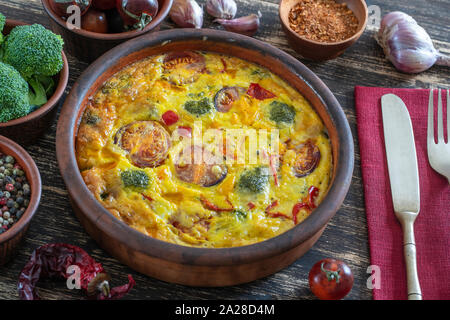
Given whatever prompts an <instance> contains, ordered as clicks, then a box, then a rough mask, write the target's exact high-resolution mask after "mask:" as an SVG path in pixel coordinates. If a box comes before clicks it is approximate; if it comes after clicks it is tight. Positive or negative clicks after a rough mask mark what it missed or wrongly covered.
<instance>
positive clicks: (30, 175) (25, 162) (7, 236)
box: [0, 136, 41, 266]
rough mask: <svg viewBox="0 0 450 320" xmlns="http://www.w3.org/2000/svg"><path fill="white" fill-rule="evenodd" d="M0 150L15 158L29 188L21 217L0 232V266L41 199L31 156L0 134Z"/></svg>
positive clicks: (38, 180)
mask: <svg viewBox="0 0 450 320" xmlns="http://www.w3.org/2000/svg"><path fill="white" fill-rule="evenodd" d="M0 152H1V153H3V154H6V155H10V156H12V157H14V159H16V161H17V162H18V163H19V164H20V166H21V167H22V168H23V170H24V171H25V175H26V177H27V180H28V184H29V185H30V189H31V197H30V203H29V205H28V207H27V209H26V210H25V212H24V213H23V215H22V217H21V218H20V219H19V220H18V221H17V222H16V223H15V224H13V226H12V227H11V228H10V229H8V230H7V231H5V232H3V233H2V234H0V266H1V265H4V264H5V263H7V262H8V261H9V260H10V259H11V258H12V256H13V255H14V253H15V252H16V250H17V247H18V246H19V244H20V242H21V240H22V238H23V237H24V235H25V234H26V232H27V230H28V226H29V224H30V222H31V219H32V218H33V216H34V214H35V213H36V211H37V209H38V207H39V202H40V200H41V176H40V174H39V170H38V168H37V167H36V163H35V162H34V160H33V159H32V158H31V156H30V155H29V154H28V153H27V152H26V151H25V150H24V149H23V148H22V147H21V146H19V145H18V144H17V143H15V142H14V141H12V140H10V139H8V138H6V137H4V136H0Z"/></svg>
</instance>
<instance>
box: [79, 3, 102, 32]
mask: <svg viewBox="0 0 450 320" xmlns="http://www.w3.org/2000/svg"><path fill="white" fill-rule="evenodd" d="M81 29H83V30H87V31H91V32H97V33H107V32H108V21H107V20H106V15H105V14H104V13H103V12H101V11H98V10H95V9H92V8H91V9H89V10H88V12H86V14H85V15H83V16H82V17H81Z"/></svg>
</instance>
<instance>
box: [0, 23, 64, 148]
mask: <svg viewBox="0 0 450 320" xmlns="http://www.w3.org/2000/svg"><path fill="white" fill-rule="evenodd" d="M25 24H26V23H24V22H20V21H15V20H6V25H5V29H4V32H3V33H4V34H5V35H7V34H9V32H10V31H11V29H12V28H14V27H16V26H19V25H25ZM62 56H63V61H64V66H63V69H62V70H61V72H60V73H59V74H57V75H56V76H54V80H55V83H57V85H56V89H55V92H54V93H53V96H52V97H50V99H48V101H47V103H46V104H44V105H43V106H41V107H40V108H39V109H37V110H35V111H33V112H31V113H30V114H28V115H26V116H25V117H22V118H18V119H15V120H11V121H8V122H0V134H1V135H4V136H6V137H8V138H10V139H13V140H14V141H16V142H17V143H19V144H21V145H28V144H32V143H34V142H36V140H37V139H38V138H39V137H40V136H42V135H43V134H44V133H45V132H46V131H47V129H48V128H50V127H51V126H52V124H53V121H54V120H55V117H56V113H57V109H58V108H57V106H58V105H59V101H60V99H61V97H62V96H63V94H64V90H65V89H66V86H67V82H68V80H69V64H68V62H67V58H66V55H65V54H64V52H63V53H62Z"/></svg>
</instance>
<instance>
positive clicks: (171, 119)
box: [162, 110, 180, 126]
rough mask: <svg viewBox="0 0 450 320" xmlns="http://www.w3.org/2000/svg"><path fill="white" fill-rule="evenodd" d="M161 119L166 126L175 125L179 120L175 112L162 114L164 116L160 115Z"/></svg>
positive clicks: (170, 111)
mask: <svg viewBox="0 0 450 320" xmlns="http://www.w3.org/2000/svg"><path fill="white" fill-rule="evenodd" d="M162 119H163V121H164V123H165V124H166V126H170V125H172V124H174V123H177V122H178V120H180V117H179V116H178V114H177V113H176V112H175V111H172V110H169V111H166V112H164V114H163V115H162Z"/></svg>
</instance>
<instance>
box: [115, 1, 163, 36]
mask: <svg viewBox="0 0 450 320" xmlns="http://www.w3.org/2000/svg"><path fill="white" fill-rule="evenodd" d="M116 1H117V2H116V8H117V11H119V14H120V16H121V17H122V19H123V21H124V23H125V25H127V26H130V27H134V28H136V29H143V28H144V27H145V26H146V25H147V24H149V23H150V22H151V21H152V19H153V17H154V16H156V13H157V12H158V1H157V0H116Z"/></svg>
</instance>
